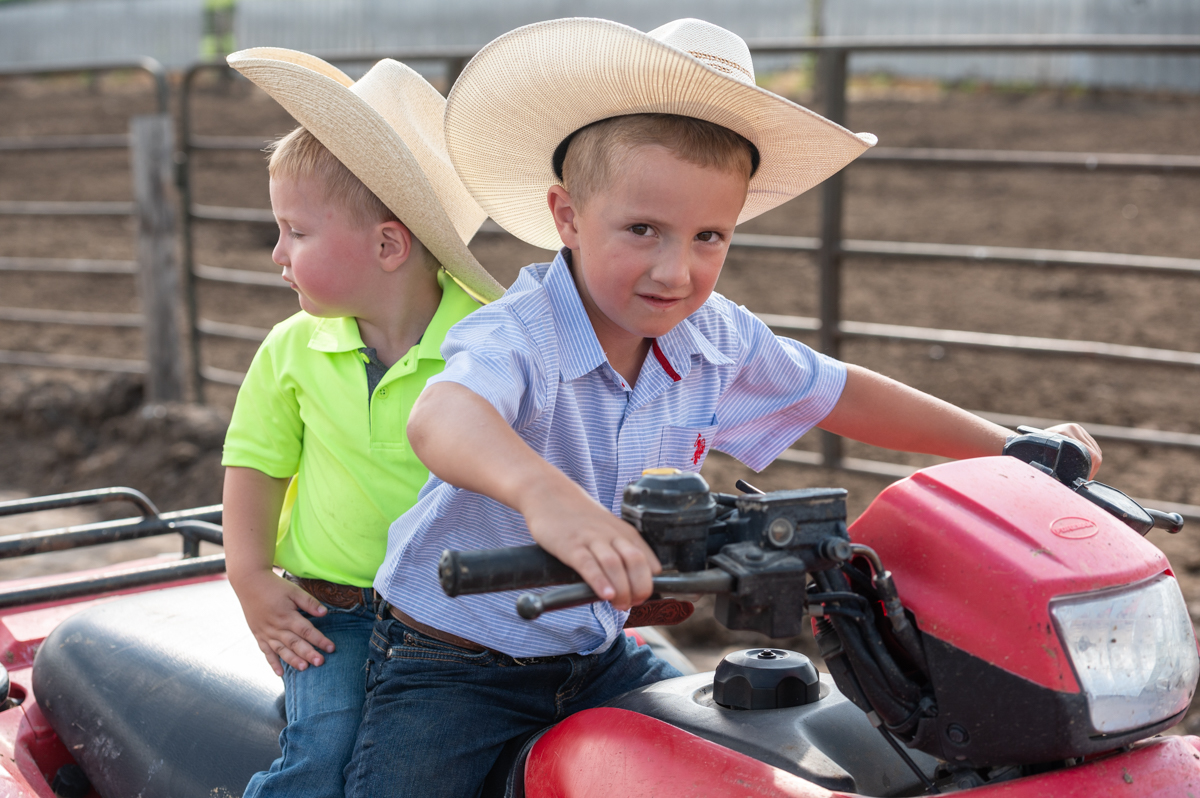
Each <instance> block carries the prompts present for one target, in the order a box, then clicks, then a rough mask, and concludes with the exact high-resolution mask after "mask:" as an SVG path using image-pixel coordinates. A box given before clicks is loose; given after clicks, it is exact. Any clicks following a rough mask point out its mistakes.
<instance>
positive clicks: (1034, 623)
mask: <svg viewBox="0 0 1200 798" xmlns="http://www.w3.org/2000/svg"><path fill="white" fill-rule="evenodd" d="M850 538H851V540H853V541H854V542H855V543H863V544H866V545H868V546H870V547H871V548H873V549H875V551H876V552H878V553H879V556H880V558H881V559H882V560H883V564H884V567H885V568H887V569H889V570H890V571H891V572H892V574H893V576H894V577H895V582H896V587H897V589H898V591H899V593H900V598H901V599H902V600H903V601H904V604H905V606H906V607H908V609H909V610H911V611H912V613H913V615H914V616H915V618H916V622H917V626H918V627H919V628H920V629H921V631H922V632H924V633H927V634H930V635H933V636H934V637H936V638H938V639H939V640H942V641H943V642H945V643H948V644H950V645H952V646H954V647H955V648H958V649H961V650H962V651H965V652H967V653H968V654H971V655H973V656H975V657H978V658H979V659H982V660H985V661H986V662H989V663H992V664H993V665H995V666H997V667H1000V668H1003V669H1005V670H1007V671H1009V672H1010V673H1013V674H1016V675H1017V676H1020V677H1022V678H1024V679H1027V680H1029V681H1031V682H1033V683H1034V684H1037V685H1040V686H1042V687H1046V688H1049V689H1051V690H1058V691H1064V692H1072V693H1078V692H1079V690H1080V688H1079V684H1078V681H1077V680H1076V678H1075V674H1074V672H1073V671H1072V669H1071V664H1070V661H1069V659H1068V658H1067V654H1066V651H1065V650H1064V649H1063V647H1062V644H1061V643H1060V642H1059V639H1058V635H1057V633H1056V632H1055V629H1054V624H1053V623H1052V622H1051V618H1050V610H1049V605H1050V600H1051V599H1052V598H1055V597H1057V596H1064V595H1069V594H1076V593H1088V592H1091V591H1094V590H1100V589H1103V588H1109V587H1116V586H1121V585H1130V584H1134V583H1136V582H1141V581H1143V580H1145V579H1149V578H1150V577H1152V576H1155V575H1157V574H1160V573H1162V572H1164V571H1167V570H1168V569H1169V566H1168V564H1167V559H1166V557H1165V556H1163V554H1162V552H1160V551H1159V550H1158V549H1157V548H1155V547H1154V546H1153V545H1152V544H1151V543H1149V542H1147V541H1146V540H1145V539H1143V538H1142V537H1141V536H1139V535H1138V534H1137V533H1135V532H1133V531H1132V530H1131V529H1129V527H1127V526H1125V525H1124V524H1123V523H1121V522H1120V521H1118V520H1117V519H1116V518H1113V517H1112V516H1110V515H1109V514H1108V513H1106V512H1104V511H1103V510H1101V509H1100V508H1099V507H1097V506H1096V505H1094V504H1092V503H1091V502H1089V501H1087V500H1086V499H1084V498H1082V497H1080V496H1077V495H1075V494H1074V493H1072V492H1071V491H1070V490H1069V489H1067V488H1066V487H1065V486H1063V485H1062V484H1060V483H1058V482H1057V481H1055V480H1054V479H1052V478H1051V477H1049V476H1047V475H1045V474H1043V473H1041V472H1039V471H1038V470H1036V469H1034V468H1032V467H1031V466H1029V465H1027V464H1026V463H1023V462H1021V461H1019V460H1017V459H1015V458H1013V457H984V458H978V459H974V460H963V461H959V462H955V463H947V464H945V465H940V466H934V467H932V468H928V469H925V470H924V471H919V472H917V473H916V474H913V475H912V476H911V477H908V478H906V479H903V480H901V481H900V482H897V483H895V484H893V485H891V486H889V487H888V488H887V489H885V490H884V491H883V492H882V493H881V494H880V495H879V496H878V497H877V498H876V499H875V501H874V502H873V503H872V504H871V506H870V507H869V508H868V509H867V511H866V512H864V513H863V515H862V516H861V517H859V519H858V520H857V521H856V522H855V523H854V524H853V525H851V527H850Z"/></svg>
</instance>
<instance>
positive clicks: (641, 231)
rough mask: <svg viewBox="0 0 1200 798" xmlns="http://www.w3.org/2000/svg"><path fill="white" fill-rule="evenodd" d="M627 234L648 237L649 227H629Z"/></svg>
mask: <svg viewBox="0 0 1200 798" xmlns="http://www.w3.org/2000/svg"><path fill="white" fill-rule="evenodd" d="M629 232H631V233H633V234H634V235H635V236H644V235H648V234H649V233H650V225H648V224H635V225H631V226H630V228H629Z"/></svg>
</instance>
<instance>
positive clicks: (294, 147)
mask: <svg viewBox="0 0 1200 798" xmlns="http://www.w3.org/2000/svg"><path fill="white" fill-rule="evenodd" d="M267 151H268V152H270V153H271V157H270V160H268V161H267V171H268V172H269V173H270V175H271V177H273V178H279V177H284V178H289V179H292V180H304V179H312V180H317V181H319V182H320V183H321V185H322V186H323V187H324V189H325V199H326V200H327V201H328V202H330V203H333V204H335V205H337V206H339V207H340V208H342V209H343V210H345V211H347V212H348V213H349V214H350V218H351V219H353V220H354V221H355V222H356V223H358V224H360V225H362V226H363V227H368V226H370V225H374V224H379V223H380V222H399V221H401V220H400V218H399V217H397V216H396V214H395V213H393V212H392V210H391V209H390V208H388V206H386V205H384V204H383V201H382V200H380V199H379V197H377V196H375V194H374V193H372V192H371V189H369V188H367V187H366V186H365V185H363V182H362V181H361V180H359V179H358V178H357V177H356V176H355V175H354V173H353V172H351V171H350V170H349V169H347V168H346V167H345V165H344V164H343V163H342V162H341V161H339V160H338V159H337V158H335V157H334V155H333V153H331V152H330V151H329V150H328V148H326V147H325V145H324V144H322V143H321V142H319V141H317V137H316V136H314V135H313V134H312V133H309V132H308V131H307V130H306V129H304V128H303V127H298V128H296V129H295V130H293V131H292V132H291V133H288V134H287V135H286V136H284V137H283V138H281V139H279V140H277V141H273V142H271V143H270V144H268V145H267Z"/></svg>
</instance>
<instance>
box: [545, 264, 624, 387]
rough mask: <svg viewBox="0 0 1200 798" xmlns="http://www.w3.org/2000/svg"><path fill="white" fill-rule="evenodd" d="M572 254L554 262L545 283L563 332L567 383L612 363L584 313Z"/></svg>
mask: <svg viewBox="0 0 1200 798" xmlns="http://www.w3.org/2000/svg"><path fill="white" fill-rule="evenodd" d="M564 253H565V254H564ZM569 253H570V250H568V249H567V248H566V247H563V248H562V250H560V251H559V253H558V254H557V255H555V256H554V262H553V263H551V264H550V268H549V269H548V270H547V271H546V277H545V278H544V279H543V280H542V287H543V288H544V289H545V291H546V295H547V296H548V297H549V299H550V307H551V309H552V311H553V313H554V326H555V328H556V329H557V330H558V331H559V334H558V346H559V352H560V355H561V358H562V360H561V364H562V377H563V379H564V380H567V381H570V380H575V379H578V378H580V377H582V376H583V375H584V374H587V373H588V372H590V371H592V370H594V369H596V368H597V367H599V366H601V365H603V364H604V363H607V362H608V358H607V357H605V355H604V350H603V349H602V348H601V347H600V341H599V339H597V338H596V331H595V329H593V328H592V322H591V319H589V318H588V315H587V311H586V310H584V307H583V300H582V299H580V298H579V290H578V289H577V288H576V287H575V279H574V278H573V277H572V276H571V267H570V266H568V265H567V258H568V257H570V254H569Z"/></svg>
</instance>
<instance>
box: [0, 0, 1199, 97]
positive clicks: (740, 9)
mask: <svg viewBox="0 0 1200 798" xmlns="http://www.w3.org/2000/svg"><path fill="white" fill-rule="evenodd" d="M208 2H209V3H212V2H214V0H208ZM205 5H206V2H205V0H42V2H29V3H19V2H18V3H6V4H4V5H2V6H0V70H3V69H16V68H26V67H33V66H43V67H46V68H54V67H59V66H71V65H76V64H94V63H110V62H117V61H127V60H129V59H130V58H132V57H135V56H138V55H149V56H152V57H154V58H156V59H158V60H159V61H161V62H162V63H164V64H165V65H166V66H167V67H168V68H173V69H178V68H183V67H186V66H188V65H189V64H191V63H194V62H196V61H197V60H199V59H200V58H201V57H202V48H203V42H204V33H205ZM820 8H821V9H822V20H821V21H820V22H821V28H822V29H823V30H824V32H825V33H826V35H830V36H914V35H920V36H936V35H946V34H997V33H1014V34H1021V33H1027V34H1089V33H1092V34H1192V35H1200V0H822V2H821V3H820ZM571 15H577V16H604V17H607V18H609V19H614V20H617V21H618V22H623V23H626V24H629V25H633V26H634V27H638V28H641V29H643V30H649V29H651V28H654V27H656V26H658V25H660V24H662V23H664V22H667V21H669V20H671V19H675V18H677V17H681V16H695V17H700V18H703V19H708V20H710V21H712V22H715V23H717V24H719V25H723V26H725V27H727V28H729V29H731V30H733V31H735V32H736V33H738V34H739V35H741V36H742V37H743V38H745V39H747V40H750V41H753V40H755V39H764V38H780V37H803V36H807V35H808V34H809V33H810V32H811V31H812V29H813V19H812V5H811V2H810V0H654V2H647V0H503V2H497V0H238V2H237V6H236V11H235V12H234V15H233V27H234V40H235V42H236V44H237V46H238V47H250V46H255V45H274V46H281V47H292V48H295V49H300V50H307V51H310V52H316V53H322V54H333V53H362V54H364V55H367V56H371V55H384V54H388V53H392V52H397V51H402V50H404V49H406V48H411V47H422V46H430V45H470V46H479V45H482V44H484V43H486V42H487V41H489V40H490V39H492V38H493V37H495V36H497V35H499V34H501V33H503V32H504V31H506V30H509V29H511V28H514V27H517V26H519V25H523V24H527V23H530V22H536V21H538V20H542V19H551V18H554V17H560V16H571ZM779 64H780V61H779V59H774V60H772V61H764V62H761V63H760V65H759V68H760V69H764V68H773V67H776V66H778V65H779ZM850 68H851V70H852V71H853V72H858V73H864V72H889V73H892V74H898V75H910V76H918V77H932V78H938V79H944V80H962V79H981V80H987V81H1003V82H1015V83H1039V84H1041V83H1049V84H1058V85H1062V84H1068V85H1080V86H1098V87H1122V88H1149V89H1172V90H1185V91H1200V56H1188V57H1179V56H1176V57H1162V58H1153V57H1130V56H1091V55H1062V56H1035V57H1029V56H997V55H978V56H973V55H954V56H933V55H914V56H897V55H858V56H854V57H853V58H852V59H851V62H850ZM427 69H428V70H430V71H431V72H434V73H436V71H437V69H438V67H436V66H432V65H431V66H429V67H427Z"/></svg>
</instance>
